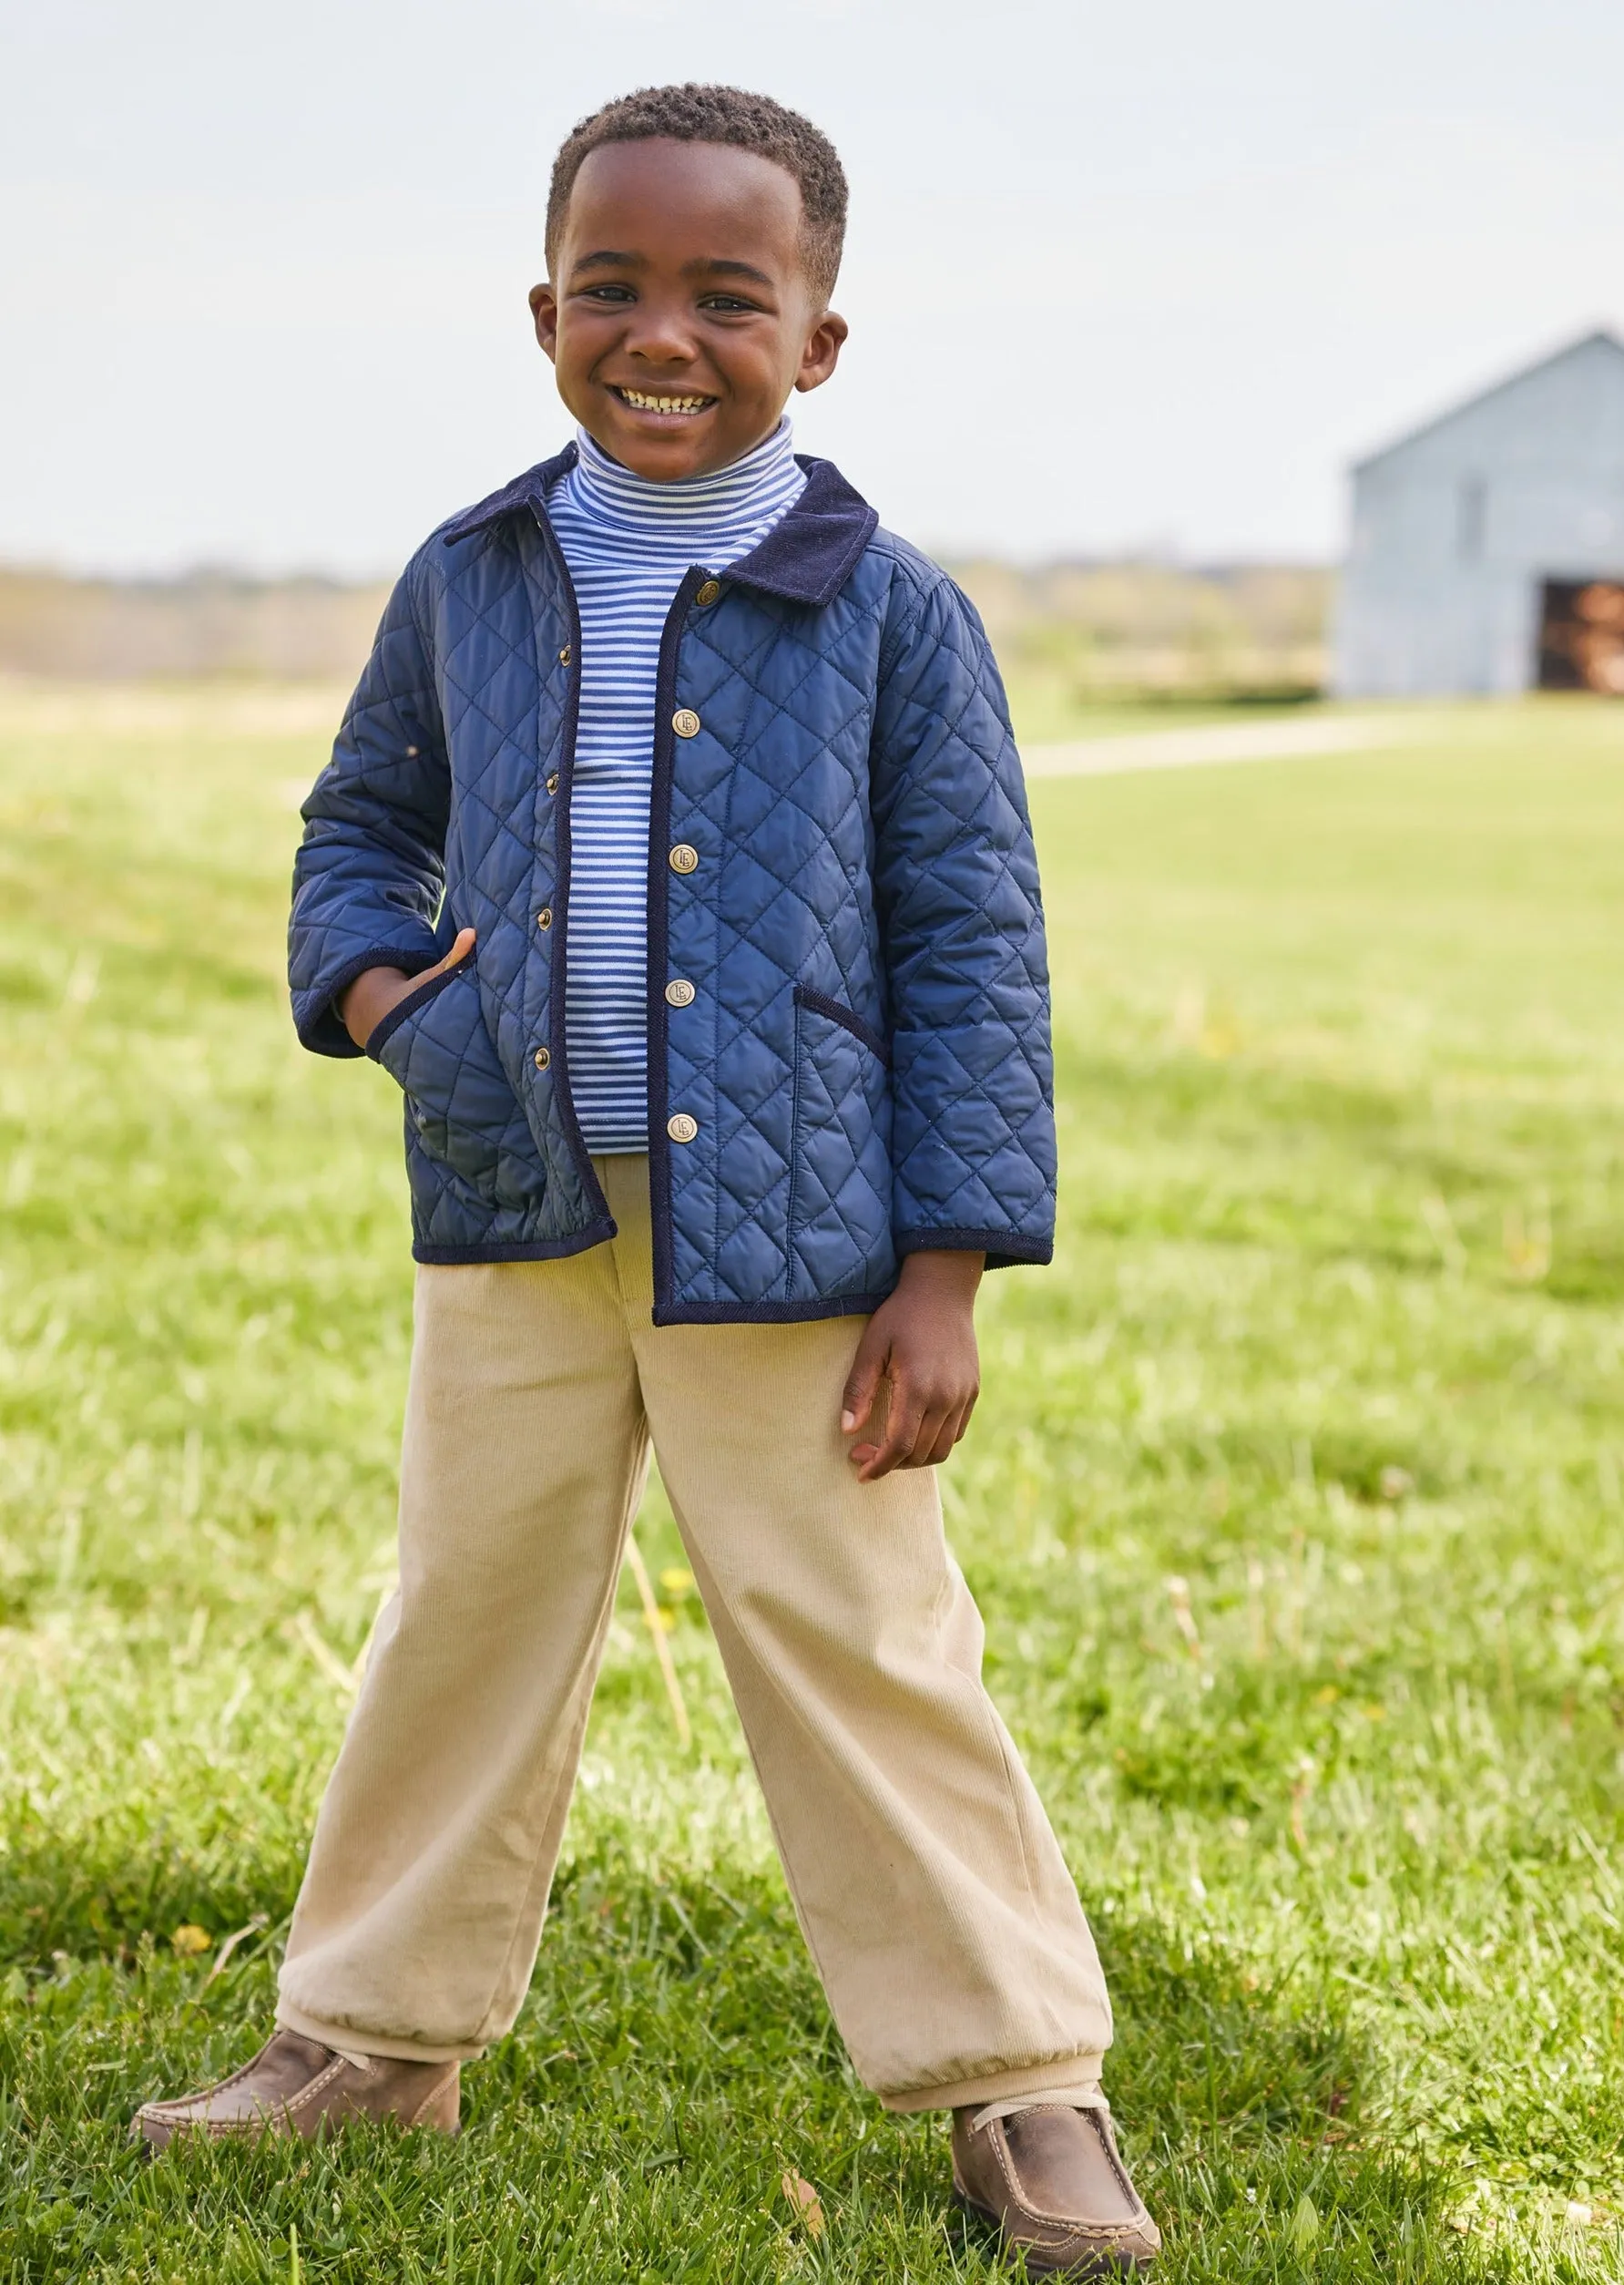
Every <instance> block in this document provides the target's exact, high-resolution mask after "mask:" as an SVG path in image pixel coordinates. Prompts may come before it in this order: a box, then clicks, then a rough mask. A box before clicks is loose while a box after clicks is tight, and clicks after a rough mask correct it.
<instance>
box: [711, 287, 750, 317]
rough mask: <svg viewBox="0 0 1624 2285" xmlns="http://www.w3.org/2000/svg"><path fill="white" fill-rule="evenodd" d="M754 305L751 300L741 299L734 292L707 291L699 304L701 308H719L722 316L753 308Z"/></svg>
mask: <svg viewBox="0 0 1624 2285" xmlns="http://www.w3.org/2000/svg"><path fill="white" fill-rule="evenodd" d="M755 306H756V305H755V303H754V302H744V301H741V299H740V297H739V295H738V294H736V293H708V294H707V295H706V296H705V298H704V300H703V302H700V308H701V309H705V310H720V311H721V312H722V313H723V315H724V316H728V315H730V314H732V313H734V312H735V311H738V310H746V311H750V310H753V309H754V308H755Z"/></svg>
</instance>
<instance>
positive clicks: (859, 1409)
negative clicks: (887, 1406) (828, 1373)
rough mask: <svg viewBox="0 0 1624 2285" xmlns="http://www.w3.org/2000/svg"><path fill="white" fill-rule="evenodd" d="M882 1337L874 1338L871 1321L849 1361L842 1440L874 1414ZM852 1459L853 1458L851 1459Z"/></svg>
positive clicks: (882, 1353) (883, 1344) (842, 1405)
mask: <svg viewBox="0 0 1624 2285" xmlns="http://www.w3.org/2000/svg"><path fill="white" fill-rule="evenodd" d="M885 1356H886V1342H885V1337H884V1335H883V1333H882V1334H879V1335H878V1336H876V1334H875V1332H874V1327H873V1320H872V1319H871V1321H870V1323H869V1327H868V1330H867V1331H866V1332H865V1333H864V1335H863V1338H862V1340H861V1341H859V1343H858V1344H857V1354H856V1356H855V1358H853V1361H852V1369H851V1371H850V1372H849V1373H848V1374H847V1375H846V1385H845V1387H844V1388H843V1389H842V1391H841V1399H840V1432H841V1434H842V1435H843V1436H851V1435H853V1434H854V1433H855V1431H856V1430H857V1429H860V1428H861V1427H862V1426H863V1422H864V1420H866V1419H867V1418H868V1416H869V1414H870V1413H871V1412H872V1411H873V1409H874V1399H875V1397H876V1396H878V1394H879V1391H880V1383H881V1381H882V1380H883V1378H884V1375H885ZM865 1449H866V1448H865ZM855 1456H856V1455H855V1454H853V1458H855Z"/></svg>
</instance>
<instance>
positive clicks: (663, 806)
mask: <svg viewBox="0 0 1624 2285" xmlns="http://www.w3.org/2000/svg"><path fill="white" fill-rule="evenodd" d="M709 576H710V575H709V574H708V573H707V571H706V570H705V569H704V567H703V565H701V564H691V565H690V566H689V569H688V570H687V572H686V573H685V574H684V575H683V580H682V584H681V586H680V587H679V589H677V592H676V594H675V596H674V597H673V598H672V599H671V608H670V610H669V611H668V612H667V613H666V623H665V626H664V628H663V629H662V630H661V632H660V638H659V671H658V672H657V674H656V676H655V683H654V774H653V781H652V784H650V787H649V923H648V934H647V937H646V938H645V942H646V944H647V946H648V952H647V962H648V968H647V985H648V996H649V1220H650V1223H651V1225H652V1231H653V1239H654V1322H655V1324H656V1325H660V1324H663V1323H664V1322H666V1320H665V1319H664V1318H662V1317H661V1316H660V1311H661V1309H662V1308H663V1307H665V1306H667V1305H668V1304H669V1300H670V1296H671V1286H672V1277H673V1273H672V1266H671V1153H670V1148H669V1143H668V1141H667V1137H666V1103H667V1101H668V1089H667V1080H668V1073H667V1070H666V1056H667V1051H668V1040H667V1032H666V1019H667V1017H668V1016H669V1013H670V1010H669V1008H668V1007H667V1005H666V969H667V968H668V966H669V958H670V956H669V935H670V882H671V873H670V863H669V858H670V848H671V784H672V780H673V778H674V777H675V775H676V733H675V732H674V731H673V730H672V728H671V716H672V714H673V713H674V712H675V711H676V705H677V652H678V648H679V644H680V642H681V640H682V627H683V622H684V620H686V619H687V617H688V609H689V604H690V603H691V602H692V600H693V599H694V597H695V595H696V594H697V593H698V592H699V589H700V587H702V586H703V584H704V582H705V580H706V579H707V578H708V577H709Z"/></svg>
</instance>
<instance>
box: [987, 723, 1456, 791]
mask: <svg viewBox="0 0 1624 2285" xmlns="http://www.w3.org/2000/svg"><path fill="white" fill-rule="evenodd" d="M1424 729H1425V718H1423V717H1421V716H1418V715H1414V714H1408V715H1406V714H1330V715H1323V714H1305V715H1303V716H1302V717H1301V718H1297V719H1292V720H1290V721H1286V722H1280V721H1278V720H1276V721H1271V722H1203V723H1201V724H1200V725H1199V726H1197V727H1195V728H1192V729H1189V730H1130V731H1125V732H1119V733H1113V734H1112V735H1111V736H1110V737H1108V738H1079V739H1077V740H1075V741H1074V742H1073V743H1071V744H1069V745H1063V746H1023V747H1022V748H1021V760H1022V762H1023V763H1024V764H1025V766H1026V774H1027V776H1028V777H1108V776H1114V775H1116V774H1118V772H1120V771H1124V770H1197V769H1210V768H1212V767H1214V766H1215V765H1216V764H1218V763H1226V762H1295V761H1298V760H1302V759H1306V758H1307V757H1308V756H1310V755H1312V754H1322V753H1371V752H1373V751H1374V749H1375V748H1376V747H1378V746H1393V745H1401V744H1404V743H1410V742H1413V741H1414V740H1415V738H1417V737H1419V736H1421V735H1422V734H1424Z"/></svg>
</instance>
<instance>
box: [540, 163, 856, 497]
mask: <svg viewBox="0 0 1624 2285" xmlns="http://www.w3.org/2000/svg"><path fill="white" fill-rule="evenodd" d="M556 267H557V276H556V277H555V278H554V279H552V280H551V281H549V282H548V283H546V285H538V286H537V287H536V290H535V292H533V293H532V294H531V296H530V307H531V309H532V310H533V311H534V313H535V316H536V339H537V340H538V341H539V342H540V343H541V345H542V347H543V348H544V349H545V350H546V353H547V355H548V356H549V357H550V358H551V359H552V360H553V363H554V364H555V365H556V366H557V376H558V394H559V395H560V396H561V397H562V398H563V399H564V402H565V403H566V405H568V407H569V409H570V411H571V412H572V413H573V414H574V415H575V416H576V418H577V420H578V421H579V422H580V424H581V425H582V427H583V428H584V429H586V431H587V435H590V436H591V437H593V438H594V439H595V441H596V442H597V443H598V444H599V445H601V446H603V449H604V450H605V452H607V453H608V454H609V455H610V456H612V457H613V458H614V459H616V460H618V461H619V462H620V464H621V466H623V467H627V468H629V469H631V470H632V471H633V473H634V474H635V475H638V476H647V477H649V478H651V479H652V480H653V481H654V482H655V483H657V484H671V483H675V482H676V481H678V480H679V478H680V477H683V476H706V475H709V474H710V471H711V470H712V469H713V468H725V467H726V466H728V465H729V463H730V462H731V461H734V460H737V459H738V458H739V457H740V456H741V454H743V453H747V452H749V451H750V449H751V446H753V445H758V444H760V443H761V439H762V437H763V436H766V435H769V434H770V433H771V430H772V429H773V428H774V427H775V426H776V425H777V424H778V419H779V415H780V414H781V412H782V411H783V408H784V405H785V402H786V400H787V399H788V397H789V394H790V392H791V391H792V389H815V388H816V387H817V386H818V385H819V384H820V383H821V382H823V381H826V380H827V379H828V378H829V375H830V374H832V372H833V371H834V366H835V361H836V359H837V358H838V357H839V355H840V349H841V343H843V341H844V340H845V337H846V324H845V320H844V319H843V318H840V317H836V316H835V314H834V313H833V312H832V310H825V309H823V308H822V305H821V303H820V302H819V301H818V300H817V298H816V297H815V296H814V295H813V293H812V288H811V286H810V285H809V283H808V282H807V278H806V273H805V271H804V270H803V268H802V253H801V186H800V185H799V183H797V181H796V180H795V178H794V177H793V175H792V174H791V173H790V172H789V171H788V170H787V169H785V168H782V167H780V166H777V165H775V164H774V163H773V161H772V160H771V159H763V158H761V156H760V154H759V153H758V152H755V151H748V150H736V149H733V148H732V146H731V145H730V144H725V143H679V142H673V141H670V140H669V139H667V138H663V137H654V138H649V139H647V140H645V141H642V142H636V143H606V144H604V145H602V146H600V148H599V149H597V150H595V151H593V152H591V153H590V154H589V155H588V156H587V159H586V161H585V163H584V164H583V166H582V168H581V171H580V173H579V174H578V175H577V177H576V180H575V188H574V190H572V191H571V193H570V199H569V207H568V210H567V214H566V217H565V224H564V232H563V239H562V242H561V244H560V245H559V248H558V259H557V265H556Z"/></svg>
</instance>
